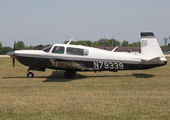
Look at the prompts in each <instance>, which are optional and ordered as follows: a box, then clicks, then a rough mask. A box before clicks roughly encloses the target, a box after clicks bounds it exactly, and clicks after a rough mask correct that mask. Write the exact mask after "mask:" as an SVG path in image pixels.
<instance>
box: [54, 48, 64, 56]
mask: <svg viewBox="0 0 170 120" xmlns="http://www.w3.org/2000/svg"><path fill="white" fill-rule="evenodd" d="M52 53H59V54H64V47H63V46H55V47H54V48H53V50H52Z"/></svg>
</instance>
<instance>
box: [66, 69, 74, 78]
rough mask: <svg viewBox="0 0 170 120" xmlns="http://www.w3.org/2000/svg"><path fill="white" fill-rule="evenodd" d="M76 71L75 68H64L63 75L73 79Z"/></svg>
mask: <svg viewBox="0 0 170 120" xmlns="http://www.w3.org/2000/svg"><path fill="white" fill-rule="evenodd" d="M75 74H76V71H75V70H66V71H65V72H64V77H65V78H66V79H73V78H74V77H75Z"/></svg>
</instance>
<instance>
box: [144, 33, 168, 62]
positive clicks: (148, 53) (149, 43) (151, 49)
mask: <svg viewBox="0 0 170 120" xmlns="http://www.w3.org/2000/svg"><path fill="white" fill-rule="evenodd" d="M141 55H142V57H143V59H146V60H151V59H155V58H159V59H160V60H161V59H162V60H166V58H165V56H164V54H163V52H162V50H161V48H160V46H159V44H158V42H157V40H156V38H155V36H154V34H153V33H152V32H142V33H141Z"/></svg>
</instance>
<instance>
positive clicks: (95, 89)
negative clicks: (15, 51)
mask: <svg viewBox="0 0 170 120" xmlns="http://www.w3.org/2000/svg"><path fill="white" fill-rule="evenodd" d="M167 59H168V61H170V58H167ZM27 69H28V67H26V66H23V65H21V64H20V63H18V62H17V61H16V67H15V68H13V67H12V59H10V58H0V119H1V120H6V119H8V120H19V119H24V120H29V119H36V120H37V119H41V120H43V119H44V120H80V119H81V120H88V119H89V120H103V119H107V120H117V119H121V120H140V119H141V120H148V119H151V120H155V119H156V120H160V119H161V120H168V119H170V79H169V76H170V63H169V62H168V64H167V65H166V66H163V67H158V68H154V69H150V70H139V71H119V72H102V73H99V72H98V73H93V72H78V73H77V74H76V78H75V79H73V80H67V79H65V78H64V77H63V74H64V71H54V70H50V69H47V70H46V72H37V71H33V72H34V75H35V77H34V78H27V77H26V74H27Z"/></svg>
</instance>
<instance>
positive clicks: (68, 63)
mask: <svg viewBox="0 0 170 120" xmlns="http://www.w3.org/2000/svg"><path fill="white" fill-rule="evenodd" d="M15 58H16V59H17V60H18V61H19V62H20V63H22V64H24V65H26V66H31V67H39V68H51V69H61V70H65V69H76V70H79V71H82V70H83V71H117V70H138V69H149V68H154V67H158V66H163V65H165V64H166V63H167V62H166V61H165V62H160V63H152V64H147V63H140V64H137V63H132V62H130V63H128V62H127V61H126V62H125V63H124V62H122V61H120V62H118V61H112V62H110V61H107V60H106V61H103V60H102V61H100V60H99V61H89V60H86V59H85V60H84V61H80V60H62V59H56V58H55V59H50V58H33V57H21V56H15Z"/></svg>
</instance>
